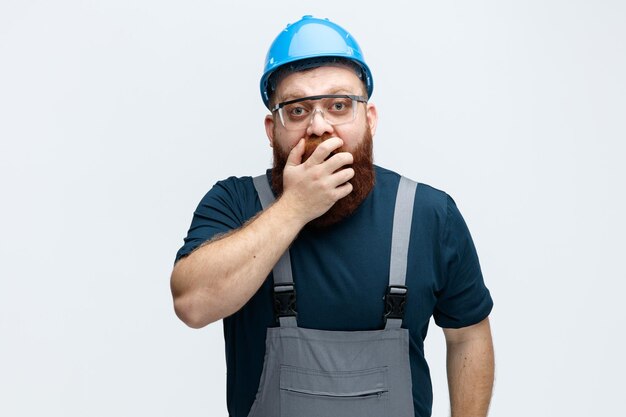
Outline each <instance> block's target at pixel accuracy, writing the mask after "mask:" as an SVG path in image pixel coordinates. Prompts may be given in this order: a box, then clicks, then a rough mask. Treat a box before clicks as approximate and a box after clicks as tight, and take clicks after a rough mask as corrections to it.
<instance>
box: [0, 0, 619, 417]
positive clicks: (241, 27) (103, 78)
mask: <svg viewBox="0 0 626 417" xmlns="http://www.w3.org/2000/svg"><path fill="white" fill-rule="evenodd" d="M304 14H313V15H315V16H317V17H329V18H331V19H332V20H334V21H336V22H338V23H339V24H341V25H343V26H344V27H346V28H347V29H348V30H349V31H350V32H351V33H352V34H353V35H354V37H355V38H356V39H357V40H358V42H359V43H360V44H361V47H362V48H363V50H364V53H365V57H366V59H367V61H368V63H369V65H370V67H371V69H372V71H373V76H374V83H375V87H374V94H373V97H372V101H373V102H375V103H376V104H377V105H378V109H379V113H380V123H379V129H378V132H377V135H376V137H375V159H376V162H377V163H378V164H380V165H383V166H386V167H388V168H391V169H394V170H396V171H398V172H400V173H402V174H404V175H407V176H409V177H412V178H413V179H415V180H417V181H420V182H424V183H427V184H430V185H432V186H434V187H437V188H440V189H443V190H445V191H447V192H448V193H449V194H451V195H452V196H453V197H454V199H455V200H456V202H457V204H458V206H459V208H460V210H461V212H462V213H463V215H464V216H465V219H466V222H467V223H468V225H469V227H470V230H471V231H472V234H473V237H474V240H475V243H476V246H477V248H478V251H479V256H480V259H481V264H482V268H483V273H484V276H485V280H486V282H487V285H488V286H489V288H490V290H491V292H492V295H493V297H494V300H495V308H494V310H493V313H492V316H491V321H492V328H493V334H494V341H495V346H496V356H497V358H496V364H497V380H496V387H495V393H494V397H493V402H492V410H491V414H490V415H492V416H507V417H518V416H519V417H521V416H524V417H526V416H529V415H532V416H536V417H544V416H545V417H552V416H568V417H578V416H580V417H582V416H590V415H597V416H602V415H616V414H620V413H623V412H624V409H625V407H624V402H623V389H624V374H626V360H625V359H624V352H625V351H626V342H625V340H624V339H625V337H624V328H625V327H626V314H625V312H624V294H625V291H626V285H625V281H626V273H625V272H624V258H625V254H624V252H625V250H626V244H625V243H624V239H623V236H624V235H625V234H626V221H625V220H624V212H626V196H625V191H624V189H625V188H626V187H625V185H626V184H625V183H626V168H625V166H624V165H625V159H626V149H625V146H624V142H625V140H626V76H625V74H626V24H625V22H626V3H624V2H623V1H618V0H615V1H607V0H598V1H580V0H579V1H565V0H561V1H557V0H541V1H539V0H532V1H508V0H505V1H503V0H499V1H496V0H492V1H456V2H454V1H437V2H435V1H432V2H423V1H417V2H416V1H395V2H371V3H368V2H362V1H345V2H338V1H325V0H318V1H315V2H305V1H301V2H289V1H272V2H252V1H250V2H247V3H244V2H234V1H233V2H225V1H221V2H217V1H215V2H210V1H139V0H125V1H120V0H109V1H54V2H50V1H32V0H31V1H24V0H21V1H17V0H0V186H1V188H0V190H1V195H2V197H1V202H2V203H1V204H0V261H1V264H0V268H1V269H0V415H2V416H11V417H13V416H15V417H17V416H40V415H46V416H59V417H61V416H63V417H65V416H77V417H78V416H81V417H82V416H98V417H99V416H147V415H150V416H153V417H157V416H225V415H227V413H226V407H225V376H226V375H225V365H224V345H223V337H222V326H221V323H215V324H212V325H210V326H208V327H206V328H204V329H202V330H192V329H189V328H187V327H186V326H185V325H184V324H182V323H181V322H180V321H178V319H177V318H176V317H175V315H174V312H173V309H172V303H171V297H170V292H169V274H170V272H171V268H172V265H173V260H174V255H175V253H176V250H177V249H178V248H179V247H180V246H181V245H182V239H183V237H184V236H185V234H186V232H187V228H188V226H189V223H190V221H191V216H192V213H193V210H194V209H195V207H196V205H197V203H198V202H199V201H200V198H201V197H202V196H203V195H204V194H205V192H206V191H207V190H208V189H209V188H210V187H211V186H212V185H213V184H214V183H215V182H216V181H218V180H219V179H222V178H225V177H227V176H230V175H237V176H243V175H255V174H258V173H260V172H262V170H264V169H265V168H266V167H268V166H269V164H270V160H271V153H270V148H269V146H268V142H267V139H266V138H265V134H264V130H263V127H262V119H263V116H264V115H265V113H266V110H265V108H264V107H263V104H262V102H261V99H260V95H259V92H258V80H259V78H260V75H261V71H262V66H263V60H264V57H265V53H266V51H267V48H268V46H269V44H270V43H271V41H272V40H273V39H274V37H275V36H276V35H277V34H278V32H279V31H280V30H282V28H283V27H284V26H285V25H286V24H287V23H288V22H293V21H295V20H297V19H299V18H300V17H301V16H302V15H304ZM444 352H445V346H444V343H443V337H442V333H441V331H440V329H438V328H437V327H436V326H435V325H434V324H433V325H432V326H431V329H430V332H429V338H428V339H427V344H426V355H427V358H428V360H429V362H430V364H431V371H432V376H433V384H434V390H435V401H434V408H433V415H434V416H442V417H443V416H446V415H447V414H448V413H449V411H448V410H449V407H448V403H447V388H446V377H445V356H444Z"/></svg>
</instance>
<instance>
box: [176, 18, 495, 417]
mask: <svg viewBox="0 0 626 417" xmlns="http://www.w3.org/2000/svg"><path fill="white" fill-rule="evenodd" d="M373 88H374V84H373V78H372V74H371V71H370V69H369V67H368V66H367V64H366V62H365V60H364V57H363V53H362V51H361V48H360V47H359V45H358V44H357V42H356V40H355V39H354V38H353V37H352V36H351V35H350V34H349V33H348V32H347V31H346V30H345V29H343V28H342V27H340V26H339V25H337V24H335V23H333V22H331V21H329V20H327V19H317V18H314V17H312V16H304V17H303V18H302V19H301V20H299V21H297V22H295V23H293V24H291V25H288V26H287V27H286V28H285V29H284V30H283V31H282V32H280V34H279V35H278V36H277V38H276V39H275V41H274V42H273V44H272V45H271V46H270V49H269V52H268V54H267V59H266V63H265V70H264V72H263V75H262V78H261V97H262V99H263V102H264V104H265V106H266V107H267V108H268V110H269V112H270V113H269V114H268V115H267V116H266V117H265V120H264V123H265V131H266V133H267V137H268V139H269V142H270V145H271V147H272V149H273V156H274V162H273V167H272V168H271V169H269V170H268V171H267V172H266V173H265V174H262V175H259V176H256V177H254V178H251V177H240V178H236V177H230V178H228V179H226V180H223V181H220V182H218V183H216V184H215V185H214V186H213V188H212V189H211V190H210V191H209V192H208V193H207V194H206V195H205V197H204V198H203V199H202V201H201V202H200V204H199V205H198V207H197V209H196V211H195V213H194V216H193V220H192V223H191V227H190V229H189V232H188V234H187V237H186V238H185V243H184V245H183V247H182V248H181V249H180V250H179V251H178V253H177V255H176V263H175V266H174V270H173V273H172V277H171V287H172V294H173V298H174V307H175V311H176V314H177V315H178V316H179V317H180V319H181V320H182V321H184V322H185V323H186V324H187V325H189V326H191V327H194V328H200V327H203V326H206V325H207V324H209V323H211V322H214V321H216V320H219V319H223V322H224V336H225V345H226V363H227V392H228V395H227V405H228V411H229V415H230V416H232V417H245V416H251V417H269V416H281V417H291V416H298V417H313V416H338V417H342V416H359V417H367V416H376V417H381V416H392V417H413V416H422V417H423V416H430V415H431V408H432V388H431V382H430V375H429V370H428V365H427V363H426V360H425V358H424V339H425V337H426V333H427V329H428V324H429V320H430V318H431V317H433V316H434V319H435V322H436V323H437V325H439V326H441V327H442V328H443V330H444V334H445V338H446V344H447V350H448V351H447V358H448V366H447V370H448V381H449V390H450V399H451V409H452V416H453V417H461V416H473V417H475V416H485V415H486V414H487V409H488V406H489V401H490V397H491V389H492V384H493V348H492V341H491V334H490V328H489V322H488V315H489V313H490V312H491V309H492V306H493V302H492V299H491V296H490V294H489V291H488V289H487V288H486V287H485V284H484V282H483V277H482V273H481V270H480V265H479V262H478V257H477V254H476V249H475V247H474V244H473V242H472V238H471V236H470V233H469V231H468V228H467V226H466V224H465V222H464V220H463V218H462V216H461V214H460V212H459V210H458V209H457V207H456V205H455V202H454V201H453V199H452V198H451V197H450V196H449V195H448V194H446V193H445V192H443V191H440V190H437V189H435V188H433V187H430V186H428V185H425V184H418V183H416V182H413V181H412V180H410V179H408V178H405V177H403V176H401V175H399V174H397V173H395V172H392V171H390V170H387V169H384V168H382V167H379V166H376V165H373V162H372V137H373V136H374V134H375V132H376V125H377V121H378V113H377V109H376V106H375V105H374V104H373V103H371V102H370V98H371V96H372V92H373Z"/></svg>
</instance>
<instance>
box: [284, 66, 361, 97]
mask: <svg viewBox="0 0 626 417" xmlns="http://www.w3.org/2000/svg"><path fill="white" fill-rule="evenodd" d="M362 85H363V83H362V82H361V79H360V78H359V77H358V76H357V75H356V73H355V72H354V70H353V69H351V68H348V67H345V66H323V67H317V68H313V69H309V70H305V71H298V72H292V73H290V74H287V75H285V76H284V77H283V78H282V79H281V80H280V81H279V82H278V85H277V86H276V98H277V100H278V101H279V102H282V101H287V100H292V99H295V98H300V97H307V96H314V95H318V94H340V93H342V94H361V93H362V90H363V87H362Z"/></svg>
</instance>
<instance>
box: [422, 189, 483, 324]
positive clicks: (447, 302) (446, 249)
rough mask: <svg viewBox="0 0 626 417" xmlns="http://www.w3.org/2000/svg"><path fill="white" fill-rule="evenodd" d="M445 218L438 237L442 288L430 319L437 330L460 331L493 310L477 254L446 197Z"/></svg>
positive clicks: (455, 208)
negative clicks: (433, 320)
mask: <svg viewBox="0 0 626 417" xmlns="http://www.w3.org/2000/svg"><path fill="white" fill-rule="evenodd" d="M446 210H447V214H446V220H445V225H444V227H443V228H442V233H441V236H440V241H439V244H440V251H441V258H440V259H441V263H442V265H441V274H442V276H441V287H440V288H439V290H438V291H437V293H436V296H437V302H436V304H435V310H434V313H433V317H434V319H435V323H437V325H438V326H440V327H444V328H461V327H466V326H471V325H472V324H476V323H478V322H480V321H481V320H483V319H484V318H485V317H487V316H488V315H489V313H490V312H491V309H492V308H493V301H492V299H491V295H490V293H489V290H488V289H487V287H486V286H485V283H484V280H483V275H482V272H481V269H480V264H479V261H478V254H477V253H476V248H475V246H474V242H473V241H472V237H471V235H470V232H469V229H468V228H467V225H466V224H465V220H463V217H462V216H461V213H460V212H459V210H458V208H457V206H456V203H455V202H454V200H453V199H452V197H450V196H449V195H448V196H447V209H446Z"/></svg>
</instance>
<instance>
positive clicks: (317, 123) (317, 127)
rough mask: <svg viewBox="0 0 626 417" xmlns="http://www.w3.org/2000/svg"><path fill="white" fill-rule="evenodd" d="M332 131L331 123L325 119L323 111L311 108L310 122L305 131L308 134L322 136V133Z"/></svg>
mask: <svg viewBox="0 0 626 417" xmlns="http://www.w3.org/2000/svg"><path fill="white" fill-rule="evenodd" d="M318 113H319V117H318ZM333 131H334V130H333V125H331V124H330V123H328V122H327V121H326V119H325V118H324V112H323V111H322V110H320V109H315V110H313V114H311V122H310V123H309V126H308V127H307V129H306V133H307V134H308V135H309V136H312V135H315V136H322V135H323V134H324V133H333Z"/></svg>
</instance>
